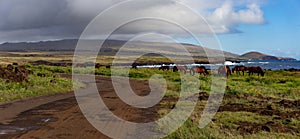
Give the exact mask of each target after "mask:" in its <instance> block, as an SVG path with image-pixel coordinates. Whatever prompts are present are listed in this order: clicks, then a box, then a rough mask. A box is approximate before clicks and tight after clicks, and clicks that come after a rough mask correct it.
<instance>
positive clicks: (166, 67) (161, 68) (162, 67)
mask: <svg viewBox="0 0 300 139" xmlns="http://www.w3.org/2000/svg"><path fill="white" fill-rule="evenodd" d="M169 69H170V67H169V66H161V67H159V68H158V70H163V71H165V70H169Z"/></svg>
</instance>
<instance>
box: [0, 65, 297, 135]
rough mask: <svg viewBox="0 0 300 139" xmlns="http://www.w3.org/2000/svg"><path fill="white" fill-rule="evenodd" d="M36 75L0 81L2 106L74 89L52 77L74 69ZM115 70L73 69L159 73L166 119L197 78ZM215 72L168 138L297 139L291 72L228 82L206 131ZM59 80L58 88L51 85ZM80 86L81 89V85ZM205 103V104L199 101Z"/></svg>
mask: <svg viewBox="0 0 300 139" xmlns="http://www.w3.org/2000/svg"><path fill="white" fill-rule="evenodd" d="M27 67H28V68H29V69H31V70H32V71H33V72H34V73H43V74H45V75H46V77H43V78H41V77H39V76H37V75H36V74H33V75H30V76H29V83H5V82H4V81H3V80H0V85H1V86H0V89H1V91H0V101H9V100H14V99H19V98H25V97H30V96H37V95H44V94H53V93H60V92H66V91H69V90H72V89H73V88H72V83H71V80H68V79H65V78H60V77H59V76H56V77H53V75H58V74H60V73H65V74H71V73H72V67H55V66H30V65H27ZM117 70H118V72H116V73H115V74H114V72H111V69H108V68H106V67H100V68H99V69H94V68H93V67H87V68H74V71H73V72H74V73H76V74H92V73H95V74H96V75H102V76H122V77H127V74H126V72H125V71H126V70H129V73H128V76H129V77H130V78H133V79H137V80H147V79H150V78H151V77H152V76H153V75H155V74H160V75H162V76H163V77H164V79H165V80H166V81H167V85H168V87H167V92H166V95H165V99H164V100H163V101H161V103H160V104H159V105H161V109H160V110H159V111H158V114H159V115H160V116H161V117H163V116H164V115H166V114H168V113H169V112H170V111H171V110H172V109H173V108H171V107H170V105H174V104H176V100H177V98H178V97H179V92H180V90H181V87H180V85H181V84H182V83H181V80H182V79H181V78H180V76H181V75H182V76H184V81H185V82H192V81H190V80H186V79H187V78H190V77H191V78H195V77H197V76H191V75H189V74H180V73H179V72H173V71H171V70H170V71H162V70H158V69H157V68H140V69H129V68H121V69H117ZM217 76H218V75H217V73H215V72H212V73H211V74H210V76H203V75H201V76H199V78H200V88H199V90H198V91H199V95H200V96H199V100H198V102H197V105H196V107H195V109H194V112H193V113H192V115H191V116H190V118H189V119H188V120H187V121H186V122H185V124H184V125H183V126H182V127H180V128H179V129H178V130H177V131H176V132H174V133H172V134H171V135H169V136H168V137H166V138H297V137H299V136H300V130H299V129H300V118H299V117H300V110H299V104H300V73H299V72H289V71H266V74H265V76H264V77H258V76H248V75H245V76H242V75H236V74H233V75H231V76H229V77H228V79H225V78H220V80H227V87H226V91H225V96H224V99H223V102H222V104H221V107H220V109H219V111H218V113H217V114H216V116H215V117H214V118H213V119H212V122H210V124H209V125H208V126H206V127H205V128H203V129H200V128H199V127H198V122H199V119H200V118H201V114H202V111H203V108H204V106H205V104H206V102H207V97H208V96H209V93H210V90H211V83H212V77H217ZM53 79H55V81H56V84H54V85H53V84H52V83H50V80H53ZM78 86H82V84H80V83H78ZM200 98H201V99H200Z"/></svg>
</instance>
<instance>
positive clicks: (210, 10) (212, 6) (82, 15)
mask: <svg viewBox="0 0 300 139" xmlns="http://www.w3.org/2000/svg"><path fill="white" fill-rule="evenodd" d="M176 1H177V2H180V3H184V4H186V5H188V6H190V7H191V8H193V9H194V10H195V11H197V12H198V13H199V14H200V15H203V17H204V18H205V19H206V20H207V21H208V23H209V24H210V25H211V26H212V28H213V29H214V31H215V32H216V33H235V32H237V31H238V29H237V26H238V25H239V24H262V23H264V22H265V19H264V13H263V11H262V10H261V7H260V6H261V5H262V3H261V1H258V0H239V1H237V0H226V1H224V0H210V1H207V0H176ZM120 2H123V1H122V0H43V1H41V0H26V1H22V0H1V1H0V19H1V20H0V33H1V34H3V33H7V34H9V36H10V37H5V38H6V39H5V40H7V41H9V38H10V39H11V40H16V38H14V37H13V36H16V37H19V36H22V35H23V34H24V32H26V33H29V34H31V36H32V39H36V38H43V37H44V38H45V39H57V38H65V37H74V36H77V37H78V36H79V35H80V33H81V32H82V30H83V29H84V27H85V26H86V25H87V24H88V23H89V22H90V21H91V20H92V19H93V18H94V17H95V16H97V15H98V14H99V13H100V12H101V11H103V10H105V9H107V8H109V7H110V6H112V5H114V4H116V3H120ZM136 14H139V15H141V16H149V15H153V14H154V15H161V16H162V17H168V18H171V19H173V20H174V21H178V22H179V23H180V24H184V25H188V26H189V27H191V28H193V29H194V30H195V32H198V33H201V32H206V31H207V28H204V27H203V28H201V27H200V28H199V23H200V24H205V23H203V22H202V21H199V18H198V17H195V16H194V15H191V14H189V13H188V12H186V11H184V10H182V9H181V8H178V6H177V4H176V2H175V0H151V1H149V0H146V1H141V0H138V1H137V2H136V3H135V4H133V5H131V6H129V7H123V8H120V9H118V10H117V11H115V13H114V14H113V15H112V16H111V17H110V19H107V20H109V21H111V22H114V21H117V20H118V19H121V18H124V16H132V15H136ZM103 26H109V24H107V25H103ZM41 31H42V32H41ZM142 31H144V32H148V31H152V32H158V33H168V34H172V35H180V34H179V33H180V31H179V32H178V31H177V29H176V28H175V27H170V26H169V25H167V24H165V25H163V24H160V23H154V22H153V24H151V25H150V24H144V25H143V24H131V25H128V26H125V27H124V28H123V29H122V30H120V31H119V32H118V33H119V35H116V36H120V35H122V34H123V35H124V36H126V35H132V34H134V33H137V32H142ZM26 38H28V39H29V40H30V36H26ZM5 40H3V39H2V40H0V41H5Z"/></svg>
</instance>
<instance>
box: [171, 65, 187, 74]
mask: <svg viewBox="0 0 300 139" xmlns="http://www.w3.org/2000/svg"><path fill="white" fill-rule="evenodd" d="M177 71H180V72H183V73H184V74H185V73H186V71H187V67H186V66H174V67H173V72H177Z"/></svg>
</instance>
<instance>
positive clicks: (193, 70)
mask: <svg viewBox="0 0 300 139" xmlns="http://www.w3.org/2000/svg"><path fill="white" fill-rule="evenodd" d="M195 73H199V74H200V75H201V74H203V75H209V72H208V71H207V69H206V68H205V67H204V66H200V67H199V66H197V67H192V68H191V71H190V74H191V75H194V74H195Z"/></svg>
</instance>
